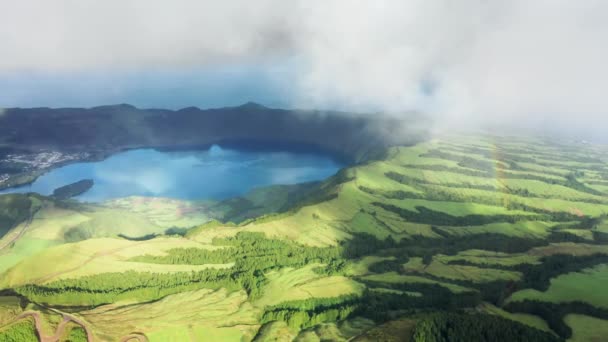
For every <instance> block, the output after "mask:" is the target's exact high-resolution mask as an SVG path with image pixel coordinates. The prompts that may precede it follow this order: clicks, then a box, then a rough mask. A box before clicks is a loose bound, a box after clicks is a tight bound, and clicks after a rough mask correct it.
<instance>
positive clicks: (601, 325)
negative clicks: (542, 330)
mask: <svg viewBox="0 0 608 342" xmlns="http://www.w3.org/2000/svg"><path fill="white" fill-rule="evenodd" d="M565 321H566V324H568V325H569V326H570V327H571V328H572V330H573V334H572V338H570V339H569V340H568V342H601V341H605V340H606V336H607V334H608V321H607V320H603V319H597V318H593V317H589V316H584V315H574V314H573V315H568V316H566V318H565Z"/></svg>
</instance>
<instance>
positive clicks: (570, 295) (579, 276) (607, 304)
mask: <svg viewBox="0 0 608 342" xmlns="http://www.w3.org/2000/svg"><path fill="white" fill-rule="evenodd" d="M606 284H608V264H603V265H599V266H597V267H594V268H589V269H585V270H582V271H581V272H575V273H568V274H564V275H561V276H559V277H556V278H553V279H552V280H551V286H550V287H549V289H548V290H547V291H545V292H540V291H537V290H531V289H528V290H522V291H518V292H516V293H514V294H513V296H512V297H511V300H513V301H522V300H525V299H534V300H540V301H545V302H552V303H560V302H568V301H582V302H585V303H589V304H591V305H593V306H597V307H601V308H608V296H606V293H605V288H606Z"/></svg>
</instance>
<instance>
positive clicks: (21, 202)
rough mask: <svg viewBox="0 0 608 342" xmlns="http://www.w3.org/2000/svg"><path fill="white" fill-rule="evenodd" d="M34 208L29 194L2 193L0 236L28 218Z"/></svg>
mask: <svg viewBox="0 0 608 342" xmlns="http://www.w3.org/2000/svg"><path fill="white" fill-rule="evenodd" d="M31 210H32V200H31V199H30V197H29V196H28V195H23V194H8V195H0V238H1V237H2V236H4V234H6V233H7V232H8V231H9V230H11V229H12V228H13V227H15V226H17V225H18V224H19V223H21V222H23V221H25V220H27V219H28V218H29V216H30V212H31Z"/></svg>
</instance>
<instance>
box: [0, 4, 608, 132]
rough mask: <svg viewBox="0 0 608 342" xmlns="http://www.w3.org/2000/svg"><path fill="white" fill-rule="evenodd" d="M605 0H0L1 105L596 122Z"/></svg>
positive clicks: (576, 128) (566, 128) (517, 126)
mask: <svg viewBox="0 0 608 342" xmlns="http://www.w3.org/2000/svg"><path fill="white" fill-rule="evenodd" d="M607 16H608V2H607V1H603V0H583V1H571V0H568V1H566V0H510V1H500V0H476V1H474V0H462V1H449V0H395V1H389V0H386V1H382V0H378V1H365V0H307V1H305V0H293V1H284V0H258V1H245V0H233V1H229V0H227V1H221V2H220V1H211V0H198V1H195V0H174V1H160V0H105V1H92V0H78V1H77V0H54V1H45V0H39V1H36V0H21V1H12V0H10V1H9V0H0V53H1V54H2V57H1V58H0V107H15V106H20V107H36V106H51V107H64V106H85V107H86V106H95V105H100V104H110V103H131V104H134V105H136V106H138V107H164V108H181V107H187V106H198V107H201V108H208V107H220V106H227V105H237V104H241V103H244V102H246V101H255V102H259V103H262V104H265V105H268V106H273V107H290V108H293V107H297V108H320V109H341V110H353V111H359V112H360V111H368V112H373V113H382V114H378V115H393V116H403V117H407V116H408V115H409V114H408V113H412V112H418V113H424V114H425V115H428V116H429V117H431V118H432V119H433V122H435V128H436V129H437V130H446V129H455V128H494V129H498V130H501V129H506V128H507V127H509V128H510V129H512V130H523V129H530V130H541V131H546V132H568V133H571V134H573V135H585V136H588V137H589V138H603V137H604V136H605V135H606V134H604V131H605V129H604V127H607V126H608V106H607V103H606V101H608V100H607V99H608V96H606V94H605V93H606V91H607V89H608V67H607V66H606V64H607V63H606V61H607V60H608V44H606V41H608V20H607V19H608V18H607Z"/></svg>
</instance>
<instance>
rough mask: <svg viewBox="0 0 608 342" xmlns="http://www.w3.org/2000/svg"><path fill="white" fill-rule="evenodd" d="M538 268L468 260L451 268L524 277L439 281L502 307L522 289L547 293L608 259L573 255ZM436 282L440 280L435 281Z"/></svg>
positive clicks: (545, 259) (545, 260)
mask: <svg viewBox="0 0 608 342" xmlns="http://www.w3.org/2000/svg"><path fill="white" fill-rule="evenodd" d="M539 261H540V263H538V264H528V263H523V264H519V265H513V266H505V265H497V264H492V265H487V264H478V263H472V262H469V261H467V260H452V261H450V262H448V264H449V265H466V266H475V267H481V268H493V269H502V270H508V271H517V272H521V273H522V274H523V276H522V278H521V279H520V280H519V281H495V282H490V283H474V282H470V281H463V280H450V279H443V278H438V279H439V280H446V281H451V282H454V283H457V284H460V285H463V286H467V287H472V288H477V289H478V290H479V291H480V292H482V294H483V296H482V297H483V299H484V300H485V301H488V302H491V303H493V304H496V305H501V304H502V300H503V299H505V298H508V297H509V296H510V295H511V294H512V293H513V292H515V291H517V290H522V289H535V290H538V291H546V290H547V289H548V288H549V286H550V284H551V278H555V277H557V276H559V275H562V274H566V273H571V272H579V271H581V270H583V269H586V268H591V267H594V266H597V265H600V264H605V263H608V255H606V254H593V255H584V256H575V255H571V254H555V255H550V256H545V257H542V258H541V259H540V260H539ZM433 278H436V277H433Z"/></svg>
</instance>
